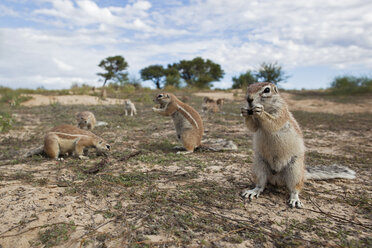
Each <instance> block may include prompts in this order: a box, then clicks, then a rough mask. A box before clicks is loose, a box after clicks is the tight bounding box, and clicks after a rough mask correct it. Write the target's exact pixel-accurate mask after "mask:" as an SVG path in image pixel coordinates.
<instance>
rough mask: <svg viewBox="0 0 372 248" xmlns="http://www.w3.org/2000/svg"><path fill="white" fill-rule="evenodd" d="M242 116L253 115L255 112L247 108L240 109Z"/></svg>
mask: <svg viewBox="0 0 372 248" xmlns="http://www.w3.org/2000/svg"><path fill="white" fill-rule="evenodd" d="M240 114H241V115H242V116H248V115H253V110H252V109H247V108H240Z"/></svg>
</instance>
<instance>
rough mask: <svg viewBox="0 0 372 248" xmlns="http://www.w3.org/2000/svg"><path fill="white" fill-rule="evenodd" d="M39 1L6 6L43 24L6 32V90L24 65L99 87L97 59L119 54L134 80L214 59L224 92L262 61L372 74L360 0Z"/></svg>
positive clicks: (1, 73) (371, 21) (366, 16)
mask: <svg viewBox="0 0 372 248" xmlns="http://www.w3.org/2000/svg"><path fill="white" fill-rule="evenodd" d="M38 2H47V3H48V4H47V5H42V7H41V8H39V9H35V10H34V11H32V12H31V14H29V13H22V14H21V15H20V14H19V13H16V12H14V11H12V8H10V7H6V8H4V6H2V5H0V11H1V10H2V9H5V10H6V15H8V16H10V15H18V16H25V19H26V20H32V21H34V22H35V21H36V22H38V27H32V26H27V24H25V27H24V28H1V29H0V36H1V39H0V53H1V56H0V83H1V82H4V81H5V80H7V81H9V80H10V81H11V80H18V79H19V74H20V72H19V68H21V69H22V74H23V75H25V76H26V75H27V76H28V77H27V78H28V79H29V80H30V81H32V80H34V81H35V80H39V81H40V82H46V81H47V80H51V82H57V81H58V83H59V84H60V85H63V86H65V87H69V86H70V84H71V80H73V79H74V80H75V79H76V80H77V79H78V80H80V81H86V82H94V81H97V80H98V77H97V76H96V75H95V73H96V72H98V67H97V64H98V62H99V61H100V60H101V59H103V58H105V57H107V56H112V55H117V54H120V55H123V56H124V57H125V59H126V60H127V61H128V63H129V66H130V67H129V69H130V72H131V73H133V74H137V73H138V70H140V69H141V68H143V67H145V66H148V65H150V64H159V63H160V64H164V65H166V64H168V63H173V62H177V61H179V60H181V59H192V58H194V57H196V56H202V57H204V58H209V59H212V60H213V61H215V62H217V63H219V64H221V66H222V68H223V69H224V70H225V72H226V77H225V78H224V79H223V80H222V81H221V82H219V83H215V85H218V86H219V87H222V86H227V84H228V83H229V82H230V79H231V75H236V74H239V73H241V72H244V71H246V70H247V69H257V67H258V66H259V64H260V63H262V62H264V61H265V62H274V61H278V62H279V63H280V64H281V65H283V67H284V69H286V68H287V69H290V70H292V69H294V68H297V67H306V66H325V67H333V68H344V69H347V68H351V67H352V68H355V67H363V68H369V69H372V29H371V28H370V27H371V26H372V18H371V15H370V13H371V12H372V2H371V3H369V2H367V1H363V0H344V1H336V0H332V1H324V0H308V1H290V0H275V1H274V0H273V1H254V0H253V1H245V0H230V1H224V0H207V1H191V2H190V3H188V4H183V3H182V2H181V1H172V2H170V1H169V2H167V3H161V5H159V4H160V3H158V2H150V1H143V0H140V1H129V3H126V4H122V5H121V6H120V5H118V6H107V7H102V6H101V5H100V4H99V1H98V2H97V1H91V0H77V1H72V0H47V1H44V0H40V1H38ZM38 6H39V5H38ZM43 25H45V27H44V28H40V26H43ZM5 58H6V59H5ZM15 65H17V66H15ZM35 75H38V76H35ZM137 75H138V74H137ZM17 78H18V79H17ZM230 83H231V82H230ZM35 84H36V81H35Z"/></svg>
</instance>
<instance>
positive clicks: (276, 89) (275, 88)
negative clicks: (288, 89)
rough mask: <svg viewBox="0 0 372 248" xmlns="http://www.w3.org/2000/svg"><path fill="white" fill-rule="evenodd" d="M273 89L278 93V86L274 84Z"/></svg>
mask: <svg viewBox="0 0 372 248" xmlns="http://www.w3.org/2000/svg"><path fill="white" fill-rule="evenodd" d="M274 91H275V93H279V90H278V87H276V85H274Z"/></svg>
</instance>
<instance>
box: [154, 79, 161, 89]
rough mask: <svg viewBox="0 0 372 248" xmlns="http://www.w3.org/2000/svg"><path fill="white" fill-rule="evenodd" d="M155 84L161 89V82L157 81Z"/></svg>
mask: <svg viewBox="0 0 372 248" xmlns="http://www.w3.org/2000/svg"><path fill="white" fill-rule="evenodd" d="M155 84H156V88H158V89H160V80H157V81H156V82H155Z"/></svg>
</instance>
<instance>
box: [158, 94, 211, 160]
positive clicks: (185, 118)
mask: <svg viewBox="0 0 372 248" xmlns="http://www.w3.org/2000/svg"><path fill="white" fill-rule="evenodd" d="M154 102H155V103H158V104H160V108H152V110H153V111H154V112H156V113H158V114H160V115H164V116H171V117H172V119H173V122H174V126H175V128H176V133H177V138H178V140H180V141H181V142H182V145H183V147H184V148H185V149H186V150H187V152H186V153H190V152H193V151H194V149H195V148H197V147H199V146H200V145H201V139H202V136H203V133H204V127H203V121H202V119H201V117H200V115H199V113H198V112H197V111H196V110H195V109H194V108H192V107H191V106H189V105H187V104H185V103H183V102H181V101H180V100H179V99H178V98H177V97H176V96H175V95H173V94H171V93H161V94H159V95H157V96H156V97H155V99H154Z"/></svg>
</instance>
